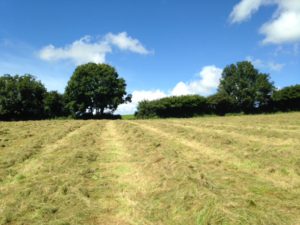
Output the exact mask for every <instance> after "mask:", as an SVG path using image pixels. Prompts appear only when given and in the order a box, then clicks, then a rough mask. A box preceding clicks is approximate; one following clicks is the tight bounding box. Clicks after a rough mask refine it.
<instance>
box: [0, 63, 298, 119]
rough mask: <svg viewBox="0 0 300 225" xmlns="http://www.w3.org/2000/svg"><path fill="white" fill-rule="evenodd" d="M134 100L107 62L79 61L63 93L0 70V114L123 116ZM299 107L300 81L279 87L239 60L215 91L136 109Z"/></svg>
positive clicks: (145, 113)
mask: <svg viewBox="0 0 300 225" xmlns="http://www.w3.org/2000/svg"><path fill="white" fill-rule="evenodd" d="M130 101H131V95H128V94H127V93H126V83H125V80H124V79H123V78H120V77H119V75H118V73H117V72H116V70H115V69H114V68H113V67H111V66H109V65H107V64H95V63H88V64H84V65H80V66H78V67H77V68H76V69H75V71H74V73H73V75H72V76H71V78H70V80H69V82H68V84H67V87H66V89H65V92H64V93H63V94H60V93H58V92H57V91H50V92H49V91H47V89H46V88H45V86H44V85H43V84H42V83H41V82H40V81H38V80H36V78H35V77H34V76H32V75H30V74H25V75H23V76H19V75H15V76H11V75H3V76H0V120H33V119H34V120H36V119H48V118H58V117H72V118H80V119H93V118H94V119H103V118H104V119H119V118H121V117H120V116H119V115H114V114H113V112H114V111H115V110H116V109H117V107H118V105H120V104H122V103H126V102H130ZM295 110H300V85H294V86H290V87H286V88H283V89H281V90H277V89H276V88H275V87H274V85H273V82H271V81H270V78H269V75H268V74H263V73H259V71H258V70H256V69H255V68H254V67H253V65H252V64H251V63H250V62H239V63H237V64H232V65H229V66H227V67H226V68H225V69H224V71H223V73H222V77H221V80H220V85H219V87H218V91H217V93H216V94H214V95H212V96H209V97H202V96H199V95H190V96H179V97H175V96H174V97H167V98H162V99H159V100H155V101H142V102H140V103H139V105H138V108H137V112H136V113H135V115H136V117H137V118H153V117H162V118H166V117H192V116H197V115H204V114H217V115H225V114H227V113H241V112H243V113H265V112H276V111H295Z"/></svg>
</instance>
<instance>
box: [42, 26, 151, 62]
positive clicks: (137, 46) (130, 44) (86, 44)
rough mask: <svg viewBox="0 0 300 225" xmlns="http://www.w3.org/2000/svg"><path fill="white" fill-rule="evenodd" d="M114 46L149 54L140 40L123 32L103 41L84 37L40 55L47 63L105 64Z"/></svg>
mask: <svg viewBox="0 0 300 225" xmlns="http://www.w3.org/2000/svg"><path fill="white" fill-rule="evenodd" d="M112 46H116V47H117V48H119V49H121V50H124V51H125V50H126V51H130V52H134V53H138V54H148V53H149V51H148V50H147V49H146V48H145V47H144V46H143V45H142V44H141V43H140V42H139V40H137V39H133V38H132V37H130V36H128V35H127V33H126V32H122V33H119V34H112V33H108V34H107V35H105V37H104V38H103V39H98V40H94V39H93V38H92V37H91V36H84V37H83V38H81V39H79V40H77V41H74V42H73V43H72V44H69V45H66V46H64V47H55V46H53V45H48V46H45V47H43V48H42V49H41V50H40V51H39V53H38V55H39V57H40V58H41V59H43V60H46V61H59V60H71V61H72V62H73V63H74V64H76V65H79V64H83V63H87V62H95V63H104V62H105V60H106V55H107V54H108V53H111V52H112Z"/></svg>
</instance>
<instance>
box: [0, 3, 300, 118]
mask: <svg viewBox="0 0 300 225" xmlns="http://www.w3.org/2000/svg"><path fill="white" fill-rule="evenodd" d="M299 59H300V1H299V0H226V1H221V0H209V1H208V0H207V1H199V0H189V1H184V0H151V1H150V0H149V1H140V0H128V1H122V0H110V1H96V0H85V1H83V0H77V1H71V0H65V1H58V0H51V1H50V0H49V1H38V0H28V1H22V0H0V74H7V73H9V74H24V73H30V74H33V75H35V76H36V77H37V78H38V79H39V80H41V81H42V82H43V83H44V84H45V85H46V87H47V88H48V89H49V90H58V91H60V92H63V91H64V88H65V86H66V84H67V81H68V80H69V78H70V76H71V75H72V73H73V71H74V69H75V68H76V66H77V65H79V64H82V63H86V62H89V61H93V62H97V63H103V62H105V63H109V64H111V65H113V66H114V67H116V69H117V70H118V72H119V75H120V76H121V77H123V78H125V79H126V81H127V85H128V88H127V90H128V92H129V93H133V95H134V99H133V103H131V104H128V105H123V106H121V107H120V108H119V111H118V112H120V113H123V114H126V113H132V112H133V111H134V110H135V107H136V104H137V102H138V101H140V100H142V99H155V98H159V97H164V96H168V95H181V94H201V95H209V94H212V93H214V92H215V90H216V87H217V85H218V81H219V77H220V74H221V72H222V69H223V68H224V67H225V66H226V65H228V64H231V63H235V62H237V61H242V60H250V61H252V62H253V64H254V65H255V66H256V67H257V68H258V69H259V70H260V71H262V72H266V73H269V74H270V76H271V79H272V80H273V81H274V82H275V85H276V86H277V87H279V88H280V87H284V86H287V85H292V84H296V83H300V74H299V71H300V60H299Z"/></svg>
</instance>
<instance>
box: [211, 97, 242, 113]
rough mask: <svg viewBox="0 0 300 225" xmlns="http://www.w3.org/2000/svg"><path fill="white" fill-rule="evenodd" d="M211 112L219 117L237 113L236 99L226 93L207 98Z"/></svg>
mask: <svg viewBox="0 0 300 225" xmlns="http://www.w3.org/2000/svg"><path fill="white" fill-rule="evenodd" d="M207 102H208V105H209V109H210V112H211V113H213V114H217V115H221V116H223V115H225V114H226V113H234V112H236V107H235V105H234V99H233V98H232V97H230V96H229V95H226V94H224V93H221V92H219V93H217V94H214V95H211V96H209V97H208V98H207Z"/></svg>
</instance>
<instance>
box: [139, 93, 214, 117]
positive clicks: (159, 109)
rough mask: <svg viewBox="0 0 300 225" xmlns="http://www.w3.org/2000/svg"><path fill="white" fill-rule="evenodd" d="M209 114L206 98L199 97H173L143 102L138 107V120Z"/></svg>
mask: <svg viewBox="0 0 300 225" xmlns="http://www.w3.org/2000/svg"><path fill="white" fill-rule="evenodd" d="M207 112H208V105H207V101H206V98H204V97H202V96H199V95H186V96H178V97H176V96H172V97H167V98H162V99H159V100H154V101H142V102H140V103H139V105H138V107H137V112H136V114H135V115H136V117H137V118H154V117H161V118H167V117H192V116H196V115H203V114H205V113H207Z"/></svg>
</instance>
